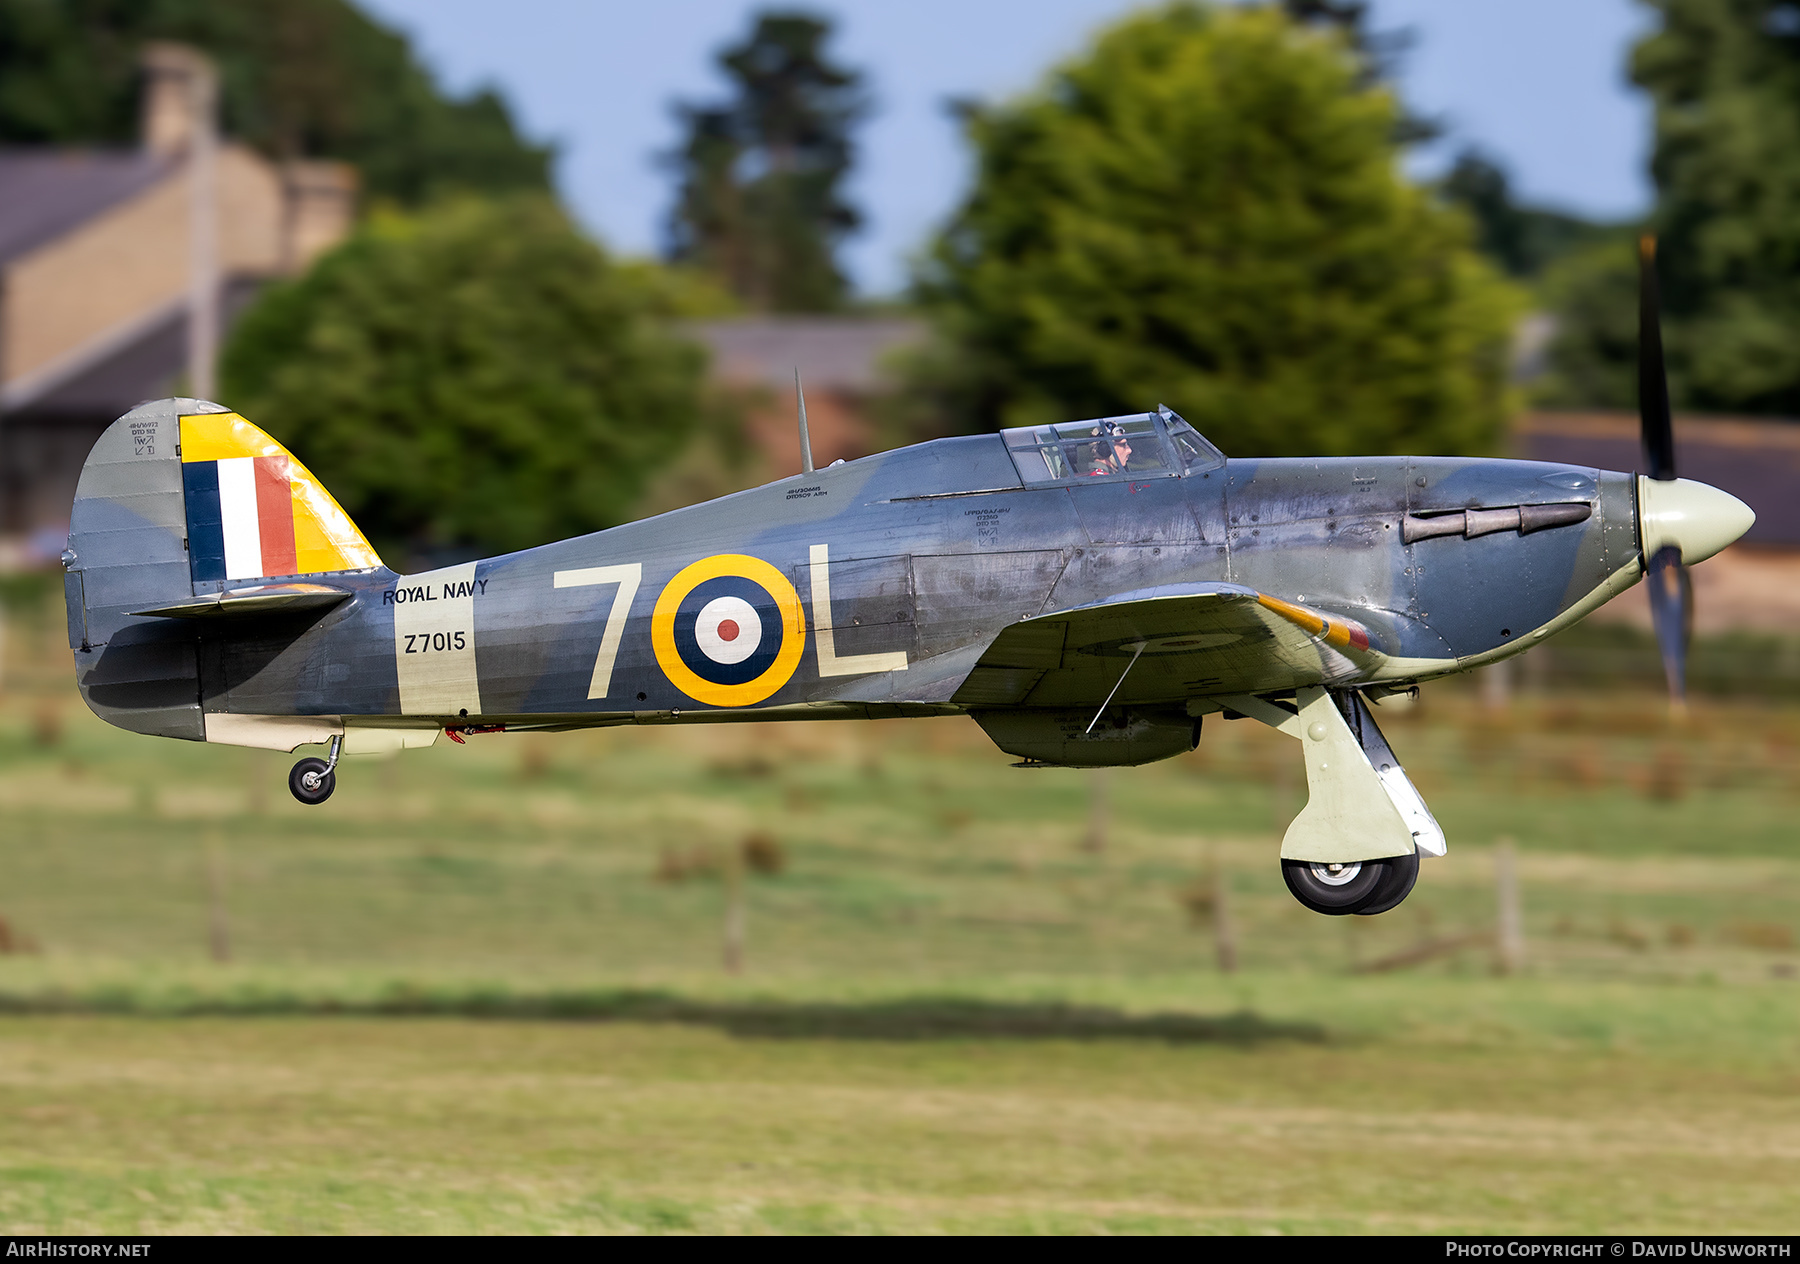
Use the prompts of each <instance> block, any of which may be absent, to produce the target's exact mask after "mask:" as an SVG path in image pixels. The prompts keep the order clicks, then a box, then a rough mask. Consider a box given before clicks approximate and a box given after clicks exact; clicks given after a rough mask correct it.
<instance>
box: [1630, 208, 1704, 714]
mask: <svg viewBox="0 0 1800 1264" xmlns="http://www.w3.org/2000/svg"><path fill="white" fill-rule="evenodd" d="M1638 420H1639V422H1640V424H1641V425H1642V427H1643V438H1644V457H1645V459H1646V461H1647V462H1648V463H1649V467H1650V469H1649V476H1650V478H1651V479H1653V480H1654V481H1656V482H1659V483H1673V482H1674V481H1675V425H1674V419H1673V417H1672V415H1671V413H1670V409H1669V377H1668V373H1667V371H1666V370H1665V369H1664V367H1663V346H1662V300H1661V295H1660V293H1659V292H1658V290H1657V285H1656V238H1654V237H1652V236H1649V235H1648V234H1646V235H1645V236H1643V237H1640V238H1639V239H1638ZM1644 569H1645V579H1646V581H1647V584H1648V587H1649V590H1650V618H1651V621H1652V622H1653V623H1654V624H1655V625H1656V641H1657V645H1658V646H1659V648H1660V649H1661V650H1662V662H1663V675H1664V676H1665V677H1666V678H1667V679H1668V682H1669V700H1670V702H1671V703H1672V704H1673V705H1674V706H1675V707H1676V709H1677V710H1679V709H1680V708H1681V707H1682V706H1684V705H1685V703H1686V699H1687V652H1688V641H1689V640H1690V639H1691V638H1692V636H1693V631H1694V585H1693V581H1692V580H1690V579H1689V578H1688V572H1687V567H1686V566H1685V565H1684V564H1683V563H1682V560H1681V546H1680V545H1679V544H1675V543H1668V544H1663V545H1662V546H1661V547H1659V548H1657V549H1656V550H1655V552H1653V553H1652V554H1651V555H1650V556H1649V557H1648V558H1647V559H1646V560H1645V566H1644Z"/></svg>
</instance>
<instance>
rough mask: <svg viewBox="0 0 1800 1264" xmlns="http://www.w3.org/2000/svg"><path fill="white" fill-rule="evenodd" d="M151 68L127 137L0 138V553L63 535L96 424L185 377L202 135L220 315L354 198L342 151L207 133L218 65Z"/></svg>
mask: <svg viewBox="0 0 1800 1264" xmlns="http://www.w3.org/2000/svg"><path fill="white" fill-rule="evenodd" d="M144 70H145V75H144V95H143V108H142V115H141V142H140V144H139V145H138V146H137V147H136V148H133V149H51V148H18V147H9V148H0V566H5V565H7V564H8V563H10V564H11V565H12V566H15V567H16V566H18V565H22V564H23V565H29V564H32V563H34V562H37V561H41V560H43V559H45V558H54V557H55V556H56V554H57V553H58V552H60V551H61V549H62V547H63V539H62V537H63V535H64V534H65V533H66V528H67V524H68V515H69V504H70V501H71V499H72V498H73V495H74V490H75V480H76V478H77V476H78V475H79V473H80V470H81V463H82V461H83V460H85V459H86V456H87V453H88V449H89V448H90V447H91V446H92V445H93V442H94V440H95V439H96V438H97V437H98V436H99V434H100V432H101V431H102V430H103V429H105V427H106V426H107V424H108V423H110V422H111V421H112V420H113V419H114V418H116V417H117V416H119V414H121V413H123V412H125V411H126V410H127V409H129V408H131V407H132V406H133V405H134V404H136V403H138V402H139V401H140V400H144V399H149V398H155V397H157V396H162V395H169V394H173V393H175V388H176V385H177V383H178V381H179V380H180V379H181V378H182V377H183V376H184V371H185V369H186V366H187V362H188V360H187V356H188V338H189V331H190V327H191V326H192V324H193V321H192V314H193V311H194V307H195V299H194V296H193V289H194V287H193V285H192V279H193V275H194V265H195V264H196V262H198V261H199V258H200V257H203V256H204V253H205V247H204V246H203V247H202V249H201V250H200V251H198V252H197V251H195V250H194V249H193V247H194V243H195V240H196V236H195V231H194V229H195V225H194V222H193V216H194V214H195V211H196V206H197V205H200V199H198V198H197V197H196V196H195V188H196V181H195V180H194V179H192V178H191V174H192V165H193V163H194V161H195V154H196V152H198V151H199V150H200V149H201V146H202V145H203V144H204V145H206V147H207V149H208V150H209V151H210V152H211V154H212V174H213V179H212V182H211V187H212V189H213V190H214V193H213V214H212V223H213V224H214V225H215V228H216V231H215V233H213V234H211V235H209V236H208V237H205V238H202V240H210V241H211V243H212V255H213V258H212V259H211V260H210V261H209V262H211V263H213V264H215V265H216V266H215V267H214V268H213V269H211V270H210V271H209V272H208V273H207V275H212V276H215V277H216V279H217V281H216V283H217V287H218V291H219V295H218V308H219V310H220V311H221V312H222V313H223V316H224V319H225V320H227V321H228V320H229V318H230V316H231V314H232V313H233V312H235V311H236V310H238V309H240V308H241V307H242V306H243V304H244V302H245V301H246V300H247V299H248V298H249V296H250V295H251V294H253V293H254V292H255V290H256V288H257V287H258V286H260V285H262V284H264V283H265V282H267V281H268V280H270V279H271V278H274V277H280V276H285V275H290V274H293V273H296V272H298V271H300V270H302V269H303V268H304V267H305V266H306V265H307V264H308V263H309V262H310V261H311V260H312V259H313V258H314V257H315V256H316V255H318V254H319V252H320V251H322V250H324V249H326V248H327V247H329V246H330V245H332V244H333V243H335V242H336V241H338V240H339V239H340V238H341V237H343V235H344V234H345V233H346V232H347V231H348V230H349V228H350V225H351V221H352V217H353V215H354V212H355V200H356V179H355V173H354V171H353V170H352V169H351V168H349V167H347V166H344V165H343V164H341V163H332V162H308V161H301V162H286V163H277V162H273V161H271V160H269V159H268V158H266V157H264V156H263V155H261V154H259V153H257V152H256V151H255V150H252V149H250V148H249V147H247V146H245V145H242V144H238V143H235V142H233V141H231V140H229V139H226V140H223V141H220V142H219V143H217V145H216V148H214V147H213V146H212V145H211V143H210V142H211V139H212V138H211V137H210V135H202V134H201V130H200V129H201V128H202V127H205V126H208V123H207V119H206V117H205V116H204V115H203V114H201V113H199V112H198V108H199V107H198V106H197V105H196V102H197V101H202V100H205V99H207V97H206V94H205V93H204V92H202V91H200V90H199V88H200V87H202V86H204V85H206V84H207V83H209V81H210V79H211V76H212V74H213V71H212V67H211V65H210V63H208V62H207V60H206V59H205V58H204V57H202V56H201V55H200V54H198V53H196V52H194V51H193V50H191V49H187V48H183V47H180V46H176V45H156V46H152V47H151V48H150V49H149V50H147V52H146V55H145V58H144ZM200 209H201V213H202V214H204V213H205V210H206V208H205V207H204V205H201V206H200ZM204 222H205V221H202V223H204Z"/></svg>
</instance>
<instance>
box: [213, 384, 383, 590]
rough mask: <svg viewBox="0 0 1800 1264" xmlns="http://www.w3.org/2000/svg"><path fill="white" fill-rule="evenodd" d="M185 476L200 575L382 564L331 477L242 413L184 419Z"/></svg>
mask: <svg viewBox="0 0 1800 1264" xmlns="http://www.w3.org/2000/svg"><path fill="white" fill-rule="evenodd" d="M181 476H182V477H181V482H182V490H183V492H184V494H185V496H186V501H187V526H188V565H189V570H190V571H191V573H192V575H193V578H194V580H195V581H196V582H201V581H208V580H237V579H270V578H275V577H277V576H289V575H316V574H321V573H324V572H328V571H355V570H366V569H368V568H370V567H375V566H380V565H381V559H380V558H379V557H377V556H376V554H375V550H374V549H373V548H371V547H369V542H368V540H366V539H364V538H363V533H362V532H361V531H358V530H357V529H356V524H355V523H353V522H351V521H350V515H349V514H347V513H345V512H344V511H343V508H342V507H341V506H339V504H338V503H337V501H336V500H334V499H332V496H331V493H330V492H328V491H326V490H325V487H324V484H322V483H320V482H319V480H318V479H316V478H314V477H313V475H312V472H311V471H310V470H308V469H307V468H306V467H305V466H304V465H302V464H300V462H298V461H296V460H295V459H294V458H293V456H292V455H291V454H290V453H289V452H288V450H287V449H286V448H284V447H282V446H281V445H280V444H279V443H277V442H275V440H274V439H272V438H270V437H269V436H268V435H267V434H265V433H263V431H261V430H259V429H257V428H256V427H255V426H253V425H251V424H250V423H249V422H247V421H245V420H244V419H243V418H242V417H240V416H238V415H237V414H236V413H196V414H192V415H190V416H186V417H183V418H182V419H181Z"/></svg>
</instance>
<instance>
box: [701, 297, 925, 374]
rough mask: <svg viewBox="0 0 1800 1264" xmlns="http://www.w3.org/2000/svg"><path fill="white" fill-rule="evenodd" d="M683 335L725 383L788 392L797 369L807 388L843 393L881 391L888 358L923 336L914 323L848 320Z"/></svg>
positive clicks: (719, 323)
mask: <svg viewBox="0 0 1800 1264" xmlns="http://www.w3.org/2000/svg"><path fill="white" fill-rule="evenodd" d="M688 330H689V332H691V333H692V334H693V335H694V336H695V337H696V338H698V339H699V340H700V341H701V342H702V343H704V344H705V345H706V346H707V347H709V348H710V349H711V350H712V353H713V372H714V373H716V374H717V375H718V376H720V377H722V378H724V379H726V380H727V381H733V382H749V383H757V384H759V385H764V386H785V387H789V388H791V387H792V386H793V384H794V370H795V369H796V368H798V369H799V370H800V377H801V380H802V382H803V383H804V384H805V385H807V386H817V387H820V388H822V389H826V390H834V389H835V390H845V391H871V390H875V389H877V388H879V387H880V386H882V385H883V384H884V383H883V374H882V367H883V366H882V361H883V360H884V359H885V357H886V356H887V355H888V353H890V352H892V351H894V350H895V349H897V348H899V347H904V346H908V345H911V344H913V343H916V342H919V341H920V340H921V339H923V338H924V336H925V327H924V325H922V324H920V323H919V322H918V321H916V320H905V319H900V318H893V317H887V318H878V319H864V318H861V317H854V316H755V317H748V318H744V319H738V320H707V321H696V322H694V323H693V324H691V325H689V326H688Z"/></svg>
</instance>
